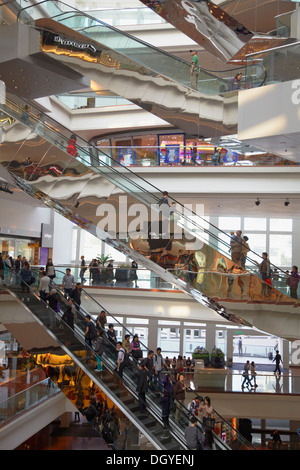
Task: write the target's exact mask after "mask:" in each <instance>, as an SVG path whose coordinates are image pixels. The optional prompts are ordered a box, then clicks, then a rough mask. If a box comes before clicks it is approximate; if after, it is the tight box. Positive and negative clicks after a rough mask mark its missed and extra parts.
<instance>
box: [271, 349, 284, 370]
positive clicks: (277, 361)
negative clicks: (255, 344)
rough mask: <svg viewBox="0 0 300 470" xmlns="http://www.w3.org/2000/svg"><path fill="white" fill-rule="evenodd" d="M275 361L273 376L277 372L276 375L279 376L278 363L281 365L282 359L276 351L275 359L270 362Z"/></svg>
mask: <svg viewBox="0 0 300 470" xmlns="http://www.w3.org/2000/svg"><path fill="white" fill-rule="evenodd" d="M274 361H275V364H276V367H275V370H274V374H276V372H278V374H279V375H280V374H281V369H280V362H281V363H282V364H283V362H282V358H281V355H280V354H279V351H276V356H275V358H274V359H273V361H272V362H274Z"/></svg>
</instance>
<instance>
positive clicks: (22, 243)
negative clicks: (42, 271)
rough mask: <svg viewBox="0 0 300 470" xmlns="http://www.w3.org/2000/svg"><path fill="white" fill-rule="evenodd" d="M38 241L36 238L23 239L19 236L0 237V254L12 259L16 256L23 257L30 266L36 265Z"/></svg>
mask: <svg viewBox="0 0 300 470" xmlns="http://www.w3.org/2000/svg"><path fill="white" fill-rule="evenodd" d="M38 247H39V241H37V239H36V238H23V237H19V236H12V235H11V236H7V235H6V236H5V235H1V236H0V253H2V256H4V255H8V256H11V257H12V258H13V259H16V258H17V256H19V255H21V256H25V258H26V259H27V260H28V261H29V263H31V264H38V257H39V254H38Z"/></svg>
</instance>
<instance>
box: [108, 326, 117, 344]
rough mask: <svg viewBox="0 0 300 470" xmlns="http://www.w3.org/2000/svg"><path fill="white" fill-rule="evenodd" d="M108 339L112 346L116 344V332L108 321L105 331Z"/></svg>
mask: <svg viewBox="0 0 300 470" xmlns="http://www.w3.org/2000/svg"><path fill="white" fill-rule="evenodd" d="M106 334H107V338H108V340H109V341H110V342H111V343H113V345H114V346H116V344H117V333H116V332H115V329H114V325H113V324H112V323H110V324H109V325H108V330H107V331H106Z"/></svg>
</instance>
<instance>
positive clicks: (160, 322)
mask: <svg viewBox="0 0 300 470" xmlns="http://www.w3.org/2000/svg"><path fill="white" fill-rule="evenodd" d="M158 324H159V325H180V321H168V320H158Z"/></svg>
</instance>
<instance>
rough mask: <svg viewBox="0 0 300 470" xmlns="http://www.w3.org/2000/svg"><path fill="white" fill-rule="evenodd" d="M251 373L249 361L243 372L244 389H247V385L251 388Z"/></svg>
mask: <svg viewBox="0 0 300 470" xmlns="http://www.w3.org/2000/svg"><path fill="white" fill-rule="evenodd" d="M249 371H250V362H249V361H247V362H246V364H245V365H244V370H243V377H244V380H243V382H242V389H244V388H245V384H246V386H247V388H249V385H250V387H251V382H250V379H249Z"/></svg>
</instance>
